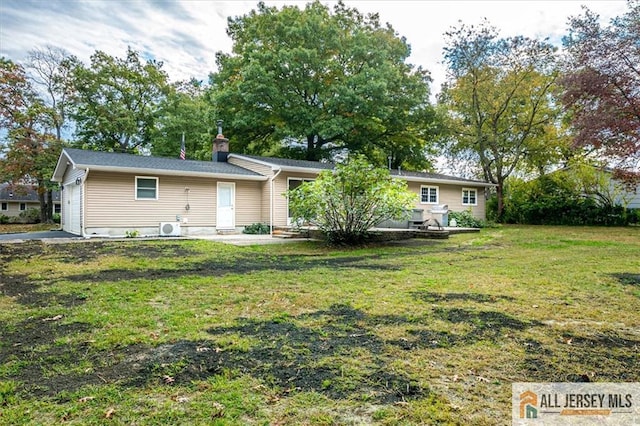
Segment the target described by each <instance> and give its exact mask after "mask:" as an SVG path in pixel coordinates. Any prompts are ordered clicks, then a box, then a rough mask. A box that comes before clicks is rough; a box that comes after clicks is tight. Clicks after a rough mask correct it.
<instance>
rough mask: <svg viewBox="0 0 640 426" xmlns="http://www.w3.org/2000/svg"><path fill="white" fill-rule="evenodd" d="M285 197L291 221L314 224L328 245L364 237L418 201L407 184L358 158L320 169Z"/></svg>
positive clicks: (406, 215)
mask: <svg viewBox="0 0 640 426" xmlns="http://www.w3.org/2000/svg"><path fill="white" fill-rule="evenodd" d="M287 196H288V197H289V209H290V212H291V215H292V218H293V220H294V221H296V222H307V223H310V224H312V225H316V226H317V227H318V228H319V229H320V230H321V231H322V233H323V234H324V236H325V238H326V239H327V240H328V241H329V242H330V243H333V244H346V245H356V244H361V243H363V242H365V241H367V240H368V239H369V237H370V231H369V230H370V229H371V228H373V227H374V226H375V225H376V224H378V223H380V222H382V221H384V220H388V219H391V220H402V219H408V218H409V217H410V215H411V209H412V208H413V207H414V206H415V203H416V194H413V193H411V192H410V191H408V189H407V183H406V182H404V181H401V180H398V179H393V178H392V177H391V175H390V174H389V171H388V170H387V169H383V168H376V167H374V166H373V165H371V164H369V163H368V162H367V161H366V160H365V159H364V157H362V156H355V157H351V158H350V159H349V160H348V161H347V162H346V163H344V164H338V165H337V166H336V168H335V169H334V170H325V171H323V172H321V173H320V174H319V175H318V178H317V179H316V180H314V181H311V182H305V183H303V184H302V185H300V186H299V187H298V188H295V189H292V190H290V191H288V192H287Z"/></svg>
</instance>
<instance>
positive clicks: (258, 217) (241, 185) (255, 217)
mask: <svg viewBox="0 0 640 426" xmlns="http://www.w3.org/2000/svg"><path fill="white" fill-rule="evenodd" d="M263 185H264V182H256V181H242V180H241V181H237V182H236V209H235V212H236V226H246V225H251V224H252V223H258V222H262V202H263V194H262V192H263V191H262V187H263Z"/></svg>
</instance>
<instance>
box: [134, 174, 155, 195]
mask: <svg viewBox="0 0 640 426" xmlns="http://www.w3.org/2000/svg"><path fill="white" fill-rule="evenodd" d="M157 199H158V178H155V177H137V176H136V200H157Z"/></svg>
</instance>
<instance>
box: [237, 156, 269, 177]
mask: <svg viewBox="0 0 640 426" xmlns="http://www.w3.org/2000/svg"><path fill="white" fill-rule="evenodd" d="M228 161H229V164H234V165H236V166H239V167H242V168H244V169H247V170H251V171H252V172H255V173H259V174H261V175H263V176H271V175H272V174H273V170H272V169H271V166H267V165H264V164H259V163H256V162H254V161H249V160H245V159H243V158H235V157H230V158H229V159H228Z"/></svg>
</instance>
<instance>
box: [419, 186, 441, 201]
mask: <svg viewBox="0 0 640 426" xmlns="http://www.w3.org/2000/svg"><path fill="white" fill-rule="evenodd" d="M420 203H422V204H438V187H437V186H421V187H420Z"/></svg>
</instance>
